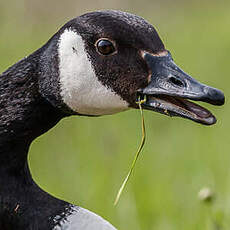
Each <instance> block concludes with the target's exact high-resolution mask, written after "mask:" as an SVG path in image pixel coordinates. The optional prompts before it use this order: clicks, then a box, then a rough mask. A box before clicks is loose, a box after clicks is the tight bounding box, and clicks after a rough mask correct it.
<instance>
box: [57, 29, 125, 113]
mask: <svg viewBox="0 0 230 230" xmlns="http://www.w3.org/2000/svg"><path fill="white" fill-rule="evenodd" d="M58 52H59V61H60V63H59V71H60V86H61V96H62V99H63V101H64V102H65V103H66V104H67V105H68V106H69V107H70V108H71V109H72V110H73V111H76V112H78V113H81V114H85V115H105V114H113V113H117V112H121V111H124V110H127V109H128V103H127V102H126V101H124V100H123V99H122V98H121V97H120V96H119V95H117V94H116V93H115V92H113V91H112V90H111V89H110V88H107V87H105V86H104V85H102V83H101V82H100V81H99V80H98V78H97V76H96V74H95V71H94V68H93V66H92V64H91V62H90V59H89V57H88V55H87V52H86V51H85V45H84V41H83V40H82V37H81V36H80V35H79V34H77V33H76V32H74V31H72V30H70V29H66V30H65V31H64V32H63V34H62V35H61V36H60V40H59V49H58Z"/></svg>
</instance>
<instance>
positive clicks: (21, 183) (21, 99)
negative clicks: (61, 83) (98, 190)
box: [0, 50, 70, 229]
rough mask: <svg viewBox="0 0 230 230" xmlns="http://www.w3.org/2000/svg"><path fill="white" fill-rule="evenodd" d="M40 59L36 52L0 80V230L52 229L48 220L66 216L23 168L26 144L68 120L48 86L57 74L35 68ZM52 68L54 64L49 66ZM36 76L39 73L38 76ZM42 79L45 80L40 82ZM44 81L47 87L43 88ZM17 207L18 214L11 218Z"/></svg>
mask: <svg viewBox="0 0 230 230" xmlns="http://www.w3.org/2000/svg"><path fill="white" fill-rule="evenodd" d="M46 56H47V58H48V55H46V54H45V53H42V50H40V51H37V52H35V53H34V54H32V55H31V56H29V57H28V58H26V59H23V60H22V61H20V62H18V63H17V64H15V65H14V66H12V67H11V68H9V69H8V70H7V71H6V72H4V73H3V74H2V75H0V228H1V229H2V228H4V229H11V228H7V227H4V226H8V225H7V224H9V225H10V223H13V222H14V225H12V226H14V227H15V226H18V225H17V224H16V225H15V223H19V221H18V220H19V219H20V220H23V224H27V223H29V225H30V226H35V225H37V224H38V225H39V226H44V228H33V227H32V228H30V229H51V228H48V226H51V225H52V224H53V222H52V221H51V219H52V218H51V217H52V216H53V217H54V216H56V215H61V213H66V211H65V210H66V208H67V209H69V207H70V206H69V204H68V203H66V202H64V201H61V200H57V199H56V198H53V197H52V196H50V195H48V194H47V193H45V192H43V191H42V190H41V189H40V188H39V187H38V186H37V185H36V184H35V183H34V182H33V180H32V177H31V174H30V172H29V169H28V164H27V154H28V150H29V146H30V144H31V142H32V141H33V140H34V139H35V138H36V137H38V136H40V135H42V134H43V133H45V132H46V131H48V130H49V129H50V128H52V127H53V126H54V125H55V124H56V123H57V122H58V121H60V119H62V118H63V117H65V116H67V115H68V113H66V111H65V109H66V108H64V107H63V105H62V102H60V103H59V102H58V94H57V93H56V91H58V89H57V88H56V87H57V85H55V84H57V83H53V84H52V79H53V82H58V79H55V78H56V77H57V74H53V75H52V73H51V72H50V71H49V69H48V67H44V66H40V59H41V58H43V59H44V60H43V62H44V63H47V62H46V60H45V58H46ZM53 63H56V64H57V62H55V60H54V61H53ZM48 66H50V68H52V66H51V65H48ZM44 68H45V69H44ZM42 71H45V72H44V74H42ZM44 77H46V78H47V80H44V79H42V78H44ZM48 77H49V79H48ZM48 80H49V82H50V84H47V83H48ZM41 82H42V83H41ZM42 84H43V85H42ZM55 90H56V91H55ZM49 94H50V95H49ZM52 95H54V96H52ZM55 95H56V97H55ZM55 105H56V106H55ZM63 108H64V109H63ZM63 111H65V112H63ZM17 205H19V209H18V210H17V211H16V212H15V211H14V208H16V209H17ZM12 213H13V217H12ZM18 213H19V214H20V215H22V216H23V218H22V217H21V216H20V218H19V219H18V218H17V215H18ZM16 214H17V215H16ZM15 215H16V217H14V216H15ZM11 217H12V218H14V221H12V219H11ZM41 222H42V224H41ZM5 224H6V225H5ZM23 224H22V225H20V226H23ZM12 229H16V228H12ZM17 229H19V228H17ZM20 229H25V228H23V227H22V228H20ZM26 229H27V228H26Z"/></svg>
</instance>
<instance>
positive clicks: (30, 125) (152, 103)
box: [0, 10, 225, 230]
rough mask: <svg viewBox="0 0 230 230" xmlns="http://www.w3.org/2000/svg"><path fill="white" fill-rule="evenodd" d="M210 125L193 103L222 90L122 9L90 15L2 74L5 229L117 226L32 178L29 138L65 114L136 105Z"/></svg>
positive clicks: (0, 204)
mask: <svg viewBox="0 0 230 230" xmlns="http://www.w3.org/2000/svg"><path fill="white" fill-rule="evenodd" d="M140 97H141V98H144V99H145V102H144V103H143V104H142V106H143V109H146V110H151V111H155V112H159V113H162V114H165V115H168V116H178V117H183V118H187V119H190V120H193V121H195V122H198V123H201V124H204V125H212V124H214V123H215V122H216V118H215V116H214V115H213V114H212V113H211V112H210V111H208V110H207V109H205V108H203V107H201V106H200V105H198V104H195V103H194V102H191V100H193V101H204V102H207V103H210V104H213V105H223V104H224V100H225V98H224V94H223V93H222V92H221V91H220V90H218V89H215V88H212V87H210V86H207V85H204V84H202V83H200V82H198V81H197V80H195V79H193V78H192V77H190V76H189V75H188V74H186V73H185V72H184V71H183V70H182V69H180V68H179V67H178V66H177V65H176V64H175V63H174V61H173V59H172V56H171V54H170V52H169V51H168V50H167V49H166V48H165V46H164V44H163V42H162V40H161V39H160V37H159V35H158V33H157V31H156V30H155V28H154V27H153V26H152V25H151V24H149V23H148V22H147V21H145V20H144V19H143V18H141V17H139V16H136V15H133V14H130V13H126V12H121V11H114V10H106V11H96V12H90V13H86V14H84V15H81V16H79V17H76V18H74V19H73V20H71V21H69V22H67V23H66V24H65V25H64V26H63V27H62V28H61V29H60V30H59V31H58V32H57V33H56V34H54V35H53V36H52V38H51V39H50V40H49V41H48V42H47V43H46V44H45V45H44V46H42V47H41V48H40V49H38V50H36V51H35V52H34V53H32V54H31V55H29V56H28V57H25V58H24V59H22V60H20V61H19V62H17V63H16V64H14V65H13V66H11V67H10V68H9V69H7V70H6V71H5V72H3V73H2V74H1V75H0V229H4V230H8V229H10V230H16V229H17V230H21V229H23V230H27V229H28V230H49V229H52V230H64V229H66V230H99V229H100V230H114V229H116V228H115V227H113V226H112V225H111V224H110V223H109V222H107V221H106V220H105V219H103V218H102V217H100V216H98V215H97V214H95V213H93V212H91V211H89V210H87V209H84V208H81V207H78V206H75V205H73V204H69V203H67V202H65V201H63V200H59V199H57V198H55V197H53V196H51V195H50V194H48V193H47V192H45V191H43V190H42V189H41V188H40V187H39V186H38V185H37V184H36V182H35V181H34V180H33V179H32V176H31V174H30V170H29V167H28V163H27V155H28V150H29V147H30V144H31V142H32V141H33V140H34V139H35V138H37V137H38V136H40V135H42V134H43V133H45V132H47V131H48V130H49V129H51V128H52V127H53V126H55V125H56V124H57V123H58V122H59V121H60V120H61V119H62V118H64V117H68V116H72V115H75V116H77V115H79V116H88V117H97V116H102V115H112V114H115V113H118V112H122V111H125V110H128V109H137V108H138V105H137V103H136V101H137V100H138V98H140Z"/></svg>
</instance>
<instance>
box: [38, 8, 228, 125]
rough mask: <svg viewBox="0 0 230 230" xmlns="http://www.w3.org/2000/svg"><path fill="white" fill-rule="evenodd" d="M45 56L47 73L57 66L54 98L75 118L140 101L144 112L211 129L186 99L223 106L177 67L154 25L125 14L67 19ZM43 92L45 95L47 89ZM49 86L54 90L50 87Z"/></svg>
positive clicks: (207, 117)
mask: <svg viewBox="0 0 230 230" xmlns="http://www.w3.org/2000/svg"><path fill="white" fill-rule="evenodd" d="M54 40H55V41H56V45H55V48H56V51H57V52H56V55H54V54H53V48H52V47H53V45H52V44H53V42H52V41H54ZM50 51H52V54H50ZM44 58H45V59H46V60H47V61H46V63H47V64H46V65H45V67H43V71H45V72H46V73H47V72H48V73H51V72H52V71H53V69H54V68H52V65H54V63H55V65H57V66H56V67H57V69H58V73H57V74H56V75H58V86H57V87H58V88H59V94H58V95H59V96H58V97H59V98H61V101H62V102H63V103H64V104H65V105H66V106H67V107H68V109H69V110H70V111H72V112H73V113H76V114H79V115H87V116H100V115H106V114H114V113H117V112H121V111H125V110H128V109H130V108H137V107H138V106H137V103H136V102H137V99H138V98H139V97H141V98H145V102H144V103H143V108H144V109H147V110H152V111H156V112H159V113H164V114H166V115H169V116H179V117H183V118H187V119H190V120H193V121H195V122H198V123H202V124H205V125H211V124H214V123H215V122H216V119H215V117H214V116H213V115H212V113H211V112H209V111H208V110H207V109H205V108H203V107H201V106H199V105H197V104H195V103H193V102H191V101H190V100H194V101H204V102H207V103H211V104H213V105H222V104H224V95H223V93H222V92H221V91H219V90H217V89H215V88H212V87H209V86H207V85H204V84H201V83H199V82H198V81H196V80H195V79H193V78H192V77H191V76H189V75H188V74H186V73H185V72H184V71H183V70H182V69H180V68H179V67H178V66H177V65H176V64H175V63H174V61H173V59H172V56H171V54H170V52H169V51H168V50H167V49H166V48H165V46H164V44H163V42H162V41H161V39H160V37H159V35H158V33H157V32H156V30H155V29H154V27H153V26H152V25H151V24H149V23H148V22H146V21H145V20H144V19H143V18H141V17H138V16H136V15H132V14H129V13H124V12H120V11H98V12H93V13H87V14H85V15H82V16H80V17H77V18H75V19H73V20H71V21H69V22H68V23H67V24H66V25H64V26H63V27H62V28H61V29H60V31H59V32H58V33H57V34H56V35H55V36H54V37H53V38H52V39H51V40H50V41H49V42H48V44H47V45H46V51H45V52H44V53H43V59H44ZM52 58H53V59H55V58H56V59H55V61H53V60H52ZM48 59H49V60H48ZM50 60H51V61H52V65H49V63H50V62H51V61H50ZM50 66H51V67H50ZM50 68H51V70H50ZM51 75H54V74H53V73H52V74H51ZM43 85H44V83H43ZM41 88H43V93H44V91H46V94H49V93H47V92H48V91H47V90H45V88H46V89H47V86H46V87H43V86H41ZM48 88H49V91H50V92H52V89H50V88H52V84H49V87H48ZM52 97H53V95H52Z"/></svg>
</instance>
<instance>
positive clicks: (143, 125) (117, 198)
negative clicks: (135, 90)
mask: <svg viewBox="0 0 230 230" xmlns="http://www.w3.org/2000/svg"><path fill="white" fill-rule="evenodd" d="M145 101H146V99H143V100H142V99H141V98H140V97H139V98H138V101H137V104H138V106H139V109H140V112H141V120H142V139H141V143H140V145H139V148H138V150H137V152H136V154H135V157H134V159H133V162H132V165H131V168H130V170H129V172H128V174H127V176H126V177H125V179H124V181H123V183H122V185H121V187H120V189H119V190H118V193H117V196H116V199H115V201H114V206H115V205H117V203H118V201H119V199H120V196H121V194H122V192H123V190H124V188H125V186H126V184H127V182H128V180H129V178H130V176H131V174H132V172H133V169H134V167H135V165H136V162H137V159H138V157H139V155H140V153H141V150H142V149H143V147H144V144H145V137H146V135H145V121H144V115H143V109H142V106H141V104H143V103H144V102H145Z"/></svg>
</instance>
